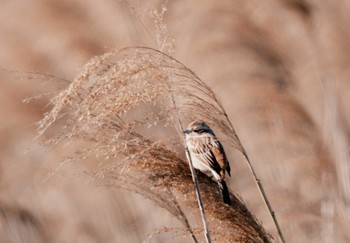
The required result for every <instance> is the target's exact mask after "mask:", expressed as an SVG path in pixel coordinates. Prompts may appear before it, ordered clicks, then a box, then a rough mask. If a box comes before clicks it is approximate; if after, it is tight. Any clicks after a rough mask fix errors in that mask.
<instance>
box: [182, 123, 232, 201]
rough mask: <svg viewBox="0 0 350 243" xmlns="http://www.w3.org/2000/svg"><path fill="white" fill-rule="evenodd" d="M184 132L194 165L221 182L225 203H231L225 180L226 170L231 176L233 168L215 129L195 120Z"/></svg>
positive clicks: (220, 186)
mask: <svg viewBox="0 0 350 243" xmlns="http://www.w3.org/2000/svg"><path fill="white" fill-rule="evenodd" d="M184 133H185V134H186V144H187V148H188V150H189V153H190V156H191V159H192V163H193V167H194V168H196V169H198V170H200V171H201V172H203V173H204V174H206V175H208V176H210V177H212V176H213V177H214V178H215V180H216V181H217V182H218V184H219V188H220V191H221V195H222V198H223V201H224V203H225V204H228V205H231V199H230V194H229V192H228V189H227V185H226V182H225V172H226V171H227V173H228V175H229V176H231V174H230V171H231V168H230V164H229V162H228V160H227V157H226V154H225V151H224V148H223V146H222V144H221V143H220V141H219V140H218V139H217V138H216V136H215V134H214V132H213V130H212V129H211V128H210V127H209V126H208V125H207V124H206V123H205V122H202V121H194V122H192V123H190V124H189V125H188V127H187V129H186V130H185V131H184Z"/></svg>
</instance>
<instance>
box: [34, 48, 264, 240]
mask: <svg viewBox="0 0 350 243" xmlns="http://www.w3.org/2000/svg"><path fill="white" fill-rule="evenodd" d="M173 101H175V102H176V105H177V106H176V107H174V106H173V105H172V102H173ZM51 104H52V105H53V107H52V110H51V111H50V112H49V113H47V114H46V115H45V117H44V119H43V120H42V121H41V122H40V127H39V134H43V133H44V132H45V131H46V130H47V129H48V128H49V127H50V126H51V125H52V124H53V123H54V122H55V121H56V120H58V119H62V118H64V119H65V121H64V126H63V127H62V129H61V132H60V133H59V135H58V136H57V137H55V138H53V139H51V140H50V144H56V143H59V142H65V143H69V142H71V141H74V140H84V141H86V142H88V145H87V147H86V148H83V149H82V150H80V151H78V152H77V153H76V154H75V155H74V156H73V157H72V158H70V160H80V159H84V158H87V157H89V156H91V155H97V156H99V157H100V158H101V159H100V160H101V161H103V160H105V159H110V158H113V159H112V160H113V162H112V163H111V164H109V165H107V166H104V167H102V168H100V169H99V170H98V171H97V172H95V173H94V175H95V176H96V177H97V178H100V179H102V180H104V181H105V182H106V183H107V184H108V185H115V186H119V187H123V188H126V189H128V190H133V191H136V192H138V193H141V194H142V195H145V196H146V197H147V198H149V199H151V200H152V201H154V202H156V203H157V204H158V205H160V206H161V207H163V208H165V209H167V210H168V211H169V212H170V213H171V214H172V215H174V216H175V217H177V218H178V219H179V220H180V221H181V222H182V223H183V225H184V226H185V227H186V228H187V230H188V231H189V233H190V234H191V235H192V238H193V240H194V241H195V240H196V237H198V236H194V232H193V231H192V230H191V226H190V224H189V222H188V216H187V215H185V214H184V212H183V210H182V207H181V206H180V205H185V206H186V207H188V208H190V209H194V208H196V205H197V203H196V199H195V196H194V191H193V186H192V180H191V177H190V173H189V169H188V166H187V164H186V163H185V162H184V161H183V159H182V158H183V156H179V155H178V154H177V153H175V152H173V149H174V147H180V146H181V136H182V131H177V135H176V122H175V121H174V119H176V118H177V117H178V118H179V119H180V120H181V121H182V122H183V123H188V122H189V121H191V120H196V119H200V120H205V121H206V122H208V123H209V124H210V126H212V127H213V128H214V130H216V131H217V132H218V135H219V137H220V138H221V139H222V140H224V141H226V142H227V143H228V144H231V145H232V146H235V147H236V148H237V149H239V150H241V151H244V150H243V148H242V146H241V144H240V142H239V140H238V139H237V135H236V134H235V132H234V130H233V129H232V128H231V127H230V126H231V124H230V122H229V120H228V119H227V116H226V113H225V111H224V110H223V108H222V106H221V104H220V103H219V102H218V100H217V98H216V97H215V95H214V94H213V92H212V91H211V89H210V88H209V87H208V86H206V85H205V84H204V83H203V82H202V81H201V80H200V79H199V78H198V77H197V76H196V75H194V73H193V72H191V71H190V70H189V69H188V68H186V67H185V66H184V65H182V64H181V63H179V62H177V61H176V60H175V59H173V58H170V57H169V56H167V55H165V54H163V53H161V52H159V51H156V50H154V49H150V48H144V47H135V48H125V49H121V50H117V51H112V52H109V53H106V54H104V55H102V56H99V57H95V58H93V59H92V60H91V61H90V62H89V63H88V64H86V66H85V67H84V69H83V70H82V72H81V74H80V75H79V76H78V77H77V78H76V79H75V80H74V81H73V82H72V83H71V84H70V85H69V87H68V88H67V89H66V90H64V91H63V92H61V93H60V94H59V95H57V96H56V97H55V98H53V99H52V101H51ZM140 114H141V115H140ZM200 182H201V185H202V186H201V190H202V194H203V200H204V205H205V209H206V211H207V214H208V220H209V225H210V226H211V233H212V234H213V236H214V237H213V238H214V240H215V241H220V242H222V241H227V242H228V241H240V242H269V241H270V236H269V235H268V234H267V233H266V232H265V231H264V229H263V228H262V227H261V226H260V225H259V223H258V222H257V221H256V219H255V218H254V217H253V216H252V215H251V213H250V212H249V211H248V210H247V209H246V207H245V206H244V205H243V204H242V202H241V201H239V200H238V199H237V198H236V197H235V196H234V195H231V196H232V197H233V206H232V207H228V206H226V205H224V204H223V203H222V202H221V200H220V195H218V192H217V190H216V185H215V183H214V182H212V181H211V180H210V179H207V178H206V177H205V176H201V177H200Z"/></svg>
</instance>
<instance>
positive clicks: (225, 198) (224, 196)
mask: <svg viewBox="0 0 350 243" xmlns="http://www.w3.org/2000/svg"><path fill="white" fill-rule="evenodd" d="M218 184H219V188H220V192H221V195H222V200H223V201H224V203H225V204H227V205H231V204H232V203H231V198H230V193H229V192H228V189H227V185H226V182H225V181H224V180H219V181H218Z"/></svg>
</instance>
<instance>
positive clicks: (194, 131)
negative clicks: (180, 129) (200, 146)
mask: <svg viewBox="0 0 350 243" xmlns="http://www.w3.org/2000/svg"><path fill="white" fill-rule="evenodd" d="M184 133H185V134H186V137H188V136H205V135H209V134H210V135H213V136H215V134H214V132H213V130H212V129H211V128H210V127H209V126H208V124H206V123H205V122H203V121H194V122H191V123H190V124H189V125H188V127H187V128H186V130H185V131H184Z"/></svg>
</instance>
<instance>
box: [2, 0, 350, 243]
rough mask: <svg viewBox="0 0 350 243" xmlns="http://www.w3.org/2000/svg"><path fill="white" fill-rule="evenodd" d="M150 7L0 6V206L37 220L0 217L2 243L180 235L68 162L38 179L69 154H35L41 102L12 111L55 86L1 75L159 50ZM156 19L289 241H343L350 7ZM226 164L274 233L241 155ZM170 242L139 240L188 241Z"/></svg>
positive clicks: (247, 4)
mask: <svg viewBox="0 0 350 243" xmlns="http://www.w3.org/2000/svg"><path fill="white" fill-rule="evenodd" d="M162 3H163V2H158V1H129V2H126V1H117V0H100V1H92V0H76V1H74V0H60V1H53V0H51V1H45V0H25V1H23V0H2V1H1V8H0V37H1V38H0V53H1V54H0V67H1V68H2V69H6V70H7V71H4V70H2V71H1V73H0V74H1V76H0V78H1V80H0V85H1V86H0V103H1V105H0V117H1V122H0V173H1V177H0V199H1V200H0V205H1V207H2V209H1V210H2V211H4V212H5V211H6V210H7V211H11V210H13V211H14V212H17V214H19V213H18V212H19V211H20V212H22V211H23V212H26V214H28V215H30V216H28V217H31V218H33V219H32V220H34V221H35V222H36V223H35V224H34V223H33V224H32V225H30V224H26V221H25V220H22V221H21V220H20V221H19V222H17V223H13V222H12V225H15V226H17V227H15V228H13V227H10V226H11V225H10V226H9V223H8V222H6V221H5V220H4V217H3V218H2V219H1V220H0V224H2V225H4V227H3V232H0V241H1V242H40V239H39V238H41V240H42V241H43V242H142V241H143V240H146V239H147V234H150V233H152V232H154V231H156V230H157V229H160V228H161V227H163V226H169V227H173V228H175V227H180V224H179V223H177V222H176V220H175V219H173V218H172V217H171V215H170V214H169V213H167V212H166V211H165V210H163V209H160V208H158V207H156V206H154V205H153V204H152V203H151V202H149V201H148V200H145V199H143V198H142V197H141V196H138V195H134V194H130V193H125V192H124V191H122V190H118V189H113V188H105V187H99V186H96V185H91V184H89V183H87V182H86V180H84V179H83V176H81V174H82V173H81V172H82V171H85V170H90V169H93V168H96V166H97V164H98V162H93V161H92V162H91V161H90V162H87V163H84V162H79V163H73V164H71V165H69V166H65V167H64V168H63V169H62V171H61V172H60V173H58V174H56V175H55V176H53V177H50V178H49V179H48V180H45V181H43V180H44V179H45V177H46V176H47V175H48V173H50V171H52V170H53V169H55V168H56V167H57V166H58V161H59V160H60V158H62V157H63V156H64V155H65V154H68V153H69V152H70V151H74V148H58V149H56V150H55V151H49V150H47V149H44V148H42V147H39V146H38V145H36V141H34V137H35V136H36V125H35V122H37V121H38V120H40V119H41V118H42V117H43V113H44V112H45V111H47V110H48V108H47V107H45V105H46V104H47V102H48V100H47V99H46V100H45V99H43V100H40V101H33V102H30V103H29V104H27V103H23V102H22V101H23V99H24V98H26V97H31V96H34V95H37V94H40V93H43V92H45V91H55V90H57V85H53V82H48V83H46V84H45V85H43V84H42V83H43V82H42V80H38V76H37V75H33V76H34V78H32V79H30V77H31V75H32V74H30V73H24V72H21V73H17V72H12V71H30V72H40V73H48V74H52V75H54V76H57V77H60V78H64V79H67V80H72V79H73V78H74V77H75V76H76V75H77V74H78V73H79V70H80V68H81V67H82V66H83V65H84V64H85V63H86V62H87V61H88V60H89V59H90V58H91V57H93V56H95V55H99V54H103V53H104V52H107V51H109V50H112V49H115V48H122V47H125V46H133V45H145V46H151V47H157V32H156V31H155V28H154V24H153V22H154V21H153V19H152V18H151V17H150V14H149V13H150V12H151V11H152V9H161V5H162ZM167 9H168V11H167V12H166V13H165V18H164V23H165V24H167V30H168V31H169V33H170V34H171V35H172V36H173V37H174V40H175V46H176V47H175V53H174V56H175V58H177V59H178V60H179V61H181V62H182V63H184V64H185V65H187V66H188V67H189V68H190V69H192V70H193V71H194V72H195V73H196V74H197V75H198V76H199V77H200V78H201V79H202V80H204V81H205V82H206V83H207V84H208V85H209V86H210V87H212V88H213V89H214V91H215V92H216V93H217V94H218V96H219V97H220V99H221V101H222V102H223V105H224V107H225V108H226V110H227V112H228V114H229V116H230V119H231V120H232V122H233V124H234V126H235V128H236V131H237V133H238V135H239V136H240V138H241V140H242V143H243V145H244V146H245V147H246V149H247V151H248V153H249V155H250V157H251V159H252V161H253V163H254V166H255V168H256V170H257V173H258V176H259V177H260V179H261V180H262V182H263V184H264V185H265V187H266V189H267V194H268V196H269V198H270V201H271V203H272V206H273V208H274V210H275V211H276V214H277V217H278V219H279V221H280V223H281V227H282V230H283V232H284V234H285V237H286V239H287V242H349V241H350V233H349V230H348V229H349V228H350V221H349V220H350V213H349V212H350V211H349V210H350V208H349V207H350V205H349V203H350V184H349V180H350V177H349V172H350V170H349V168H350V161H349V139H350V133H349V128H350V109H349V108H350V82H349V80H348V79H349V72H350V69H349V64H350V49H349V46H350V27H349V26H350V25H349V24H350V20H349V17H348V13H349V11H350V4H349V2H348V1H347V0H336V1H333V0H319V1H316V0H315V1H312V0H310V1H307V0H253V1H229V0H221V1H209V0H204V1H194V0H191V1H185V0H178V1H169V2H168V3H167ZM19 75H20V76H22V77H23V78H21V77H19ZM60 87H61V86H60ZM49 135H50V134H47V135H46V136H49ZM77 146H78V145H77ZM29 148H32V149H31V150H30V151H29V152H26V151H27V150H28V149H29ZM228 153H229V156H230V160H231V167H232V169H233V173H232V174H233V176H232V178H231V179H230V188H231V189H232V190H233V191H234V192H235V193H236V194H238V195H240V196H241V197H242V198H243V200H244V201H245V203H246V204H247V206H248V208H249V209H250V210H251V211H252V212H253V213H254V214H255V215H256V217H257V218H258V219H259V220H260V221H262V223H263V225H264V227H265V228H266V229H267V230H268V231H269V232H271V233H272V234H273V235H275V229H274V227H273V224H272V222H271V220H270V218H269V215H268V214H267V211H266V209H265V207H264V205H263V203H262V200H261V198H260V196H259V194H258V191H257V189H256V186H255V184H254V180H253V179H252V178H251V176H250V174H249V173H248V169H247V167H246V165H245V164H244V162H243V160H242V156H241V155H240V154H239V153H238V152H237V151H234V150H231V149H228ZM9 208H10V209H11V210H10V209H9ZM5 209H6V210H5ZM7 211H6V212H7ZM150 212H151V213H150ZM14 218H16V217H14ZM34 221H33V222H34ZM10 223H11V222H10ZM33 225H38V226H37V227H36V228H35V227H34V226H33ZM1 234H2V235H1ZM176 234H177V232H176V231H175V230H173V231H170V233H164V234H160V235H157V236H154V237H153V238H152V239H150V242H164V241H167V242H180V241H181V242H189V238H188V237H186V236H184V237H182V236H178V237H175V236H176ZM5 235H7V236H9V237H14V238H12V240H13V241H10V239H5ZM21 235H22V236H23V235H26V236H27V237H26V238H27V241H25V239H20V238H21ZM16 237H17V238H16ZM31 237H32V238H31Z"/></svg>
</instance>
